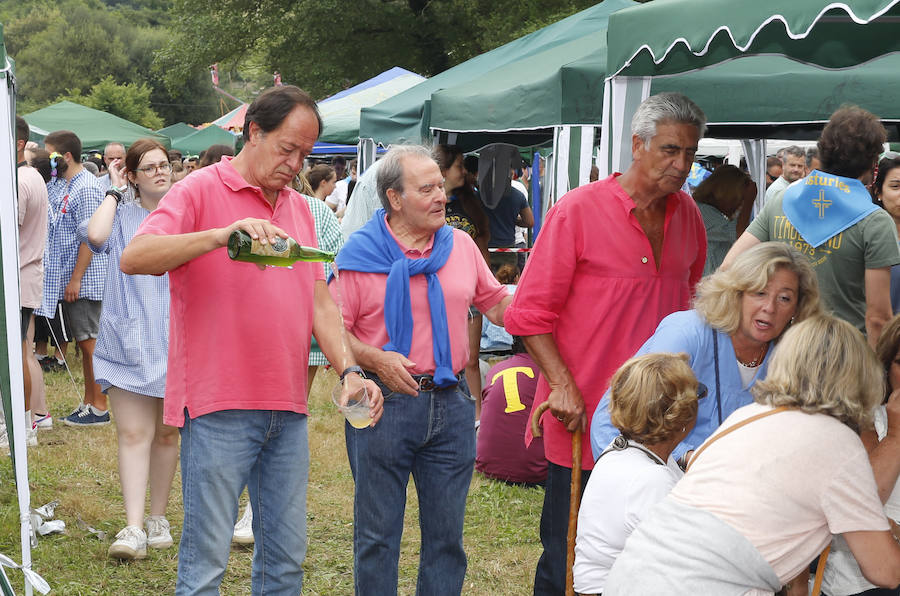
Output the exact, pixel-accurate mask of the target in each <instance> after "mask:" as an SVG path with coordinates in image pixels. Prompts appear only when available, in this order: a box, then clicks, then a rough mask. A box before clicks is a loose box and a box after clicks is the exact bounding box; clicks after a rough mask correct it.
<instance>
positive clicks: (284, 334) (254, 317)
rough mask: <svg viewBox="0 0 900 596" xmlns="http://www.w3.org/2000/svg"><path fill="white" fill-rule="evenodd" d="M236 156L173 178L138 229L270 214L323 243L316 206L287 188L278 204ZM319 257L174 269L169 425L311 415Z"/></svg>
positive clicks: (190, 228)
mask: <svg viewBox="0 0 900 596" xmlns="http://www.w3.org/2000/svg"><path fill="white" fill-rule="evenodd" d="M230 161H231V158H229V157H225V158H223V159H222V161H221V162H219V163H218V164H215V165H212V166H208V167H206V168H203V169H201V170H199V171H197V172H194V173H193V174H191V175H190V176H188V177H187V178H185V179H184V180H182V181H181V182H179V183H177V184H175V185H174V186H173V187H172V189H171V190H170V191H169V192H168V194H166V196H165V197H164V198H163V200H162V201H160V203H159V207H158V208H157V209H156V210H155V211H153V212H152V213H151V214H150V215H148V216H147V219H145V220H144V222H143V223H142V224H141V226H140V228H138V231H137V234H136V235H140V234H157V235H169V234H186V233H189V232H197V231H201V230H209V229H211V228H223V227H227V226H229V225H231V224H232V223H234V222H235V221H237V220H239V219H244V218H246V217H256V218H260V219H267V220H270V221H271V222H272V223H274V224H275V225H277V226H279V227H280V228H282V229H283V230H284V231H285V232H287V233H288V234H289V235H290V236H291V237H292V238H294V239H295V240H296V241H297V242H299V243H300V244H302V245H306V246H317V244H316V233H315V228H314V224H313V219H312V214H311V213H310V211H309V206H308V205H307V204H306V201H305V200H304V199H303V197H302V196H300V194H299V193H297V192H295V191H294V190H291V189H289V188H285V189H282V190H281V192H280V193H279V195H278V200H277V201H276V202H275V208H274V209H273V208H272V206H271V205H270V204H269V202H268V201H267V200H266V199H265V197H264V196H263V194H262V191H261V190H260V189H259V188H257V187H254V186H251V185H249V184H248V183H247V182H246V181H245V180H244V179H243V178H242V177H241V176H240V174H238V173H237V171H236V170H235V169H234V167H232V165H231V163H230ZM319 279H324V277H323V272H322V265H320V264H319V263H302V262H298V263H295V264H294V266H293V268H291V269H288V268H282V267H266V270H265V271H261V270H260V269H259V268H258V267H257V266H256V265H254V264H253V263H241V262H236V261H232V260H231V259H229V258H228V253H227V251H226V249H225V248H220V249H216V250H214V251H212V252H209V253H207V254H205V255H202V256H199V257H197V258H196V259H193V260H191V261H188V262H187V263H185V264H184V265H181V266H180V267H178V268H176V269H173V270H172V271H170V272H169V287H170V294H171V306H170V309H169V368H168V375H167V377H166V396H165V413H164V416H163V419H164V421H165V423H166V424H170V425H173V426H182V425H183V424H184V409H185V408H187V410H188V415H189V416H190V417H191V418H196V417H198V416H202V415H203V414H208V413H210V412H217V411H220V410H285V411H290V412H297V413H301V414H306V413H307V409H306V363H307V358H308V354H309V344H310V337H311V334H312V320H313V286H314V283H315V281H316V280H319Z"/></svg>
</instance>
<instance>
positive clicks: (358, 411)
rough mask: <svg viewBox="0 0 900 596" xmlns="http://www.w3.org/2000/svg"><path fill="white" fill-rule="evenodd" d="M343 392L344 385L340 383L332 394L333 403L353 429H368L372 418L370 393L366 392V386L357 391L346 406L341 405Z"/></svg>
mask: <svg viewBox="0 0 900 596" xmlns="http://www.w3.org/2000/svg"><path fill="white" fill-rule="evenodd" d="M343 392H344V384H343V383H341V382H339V383H338V384H337V385H335V387H334V389H333V390H332V392H331V401H332V402H334V405H336V406H337V409H338V410H339V411H340V412H341V414H343V415H344V418H346V419H347V422H349V423H350V426H352V427H353V428H366V427H367V426H369V425H370V424H372V417H371V416H369V392H368V391H367V390H366V387H365V385H361V386H360V388H359V389H358V390H357V391H355V392H354V393H352V394H351V395H350V399H348V400H347V403H346V404H345V405H341V395H342V394H343Z"/></svg>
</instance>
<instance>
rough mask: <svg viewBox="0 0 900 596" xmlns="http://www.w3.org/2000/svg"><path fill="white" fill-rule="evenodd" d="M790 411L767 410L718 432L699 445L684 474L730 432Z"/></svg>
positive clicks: (782, 409) (783, 408)
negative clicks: (767, 417)
mask: <svg viewBox="0 0 900 596" xmlns="http://www.w3.org/2000/svg"><path fill="white" fill-rule="evenodd" d="M790 409H791V408H789V407H788V406H781V407H778V408H775V409H774V410H769V411H768V412H761V413H759V414H756V415H755V416H750V417H749V418H747V419H746V420H741V421H740V422H738V423H737V424H735V425H732V426H729V427H728V428H726V429H725V430H723V431H722V432H720V433H719V434H717V435H716V436H714V437H713V438H711V439H710V440H708V441H707V442H706V443H704V444H703V445H700V448H699V449H697V451H695V452H694V455H693V456H692V457H691V461H689V462H688V465H687V467H686V469H685V472H687V471H688V470H690V469H691V465H692V464H693V463H694V462H695V461H697V457H698V456H699V455H700V454H701V453H703V450H704V449H706V448H707V447H709V446H710V445H712V444H713V443H715V442H716V441H718V440H719V439H721V438H722V437H724V436H725V435H727V434H729V433H731V432H734V431H736V430H737V429H739V428H741V427H742V426H746V425H748V424H750V423H751V422H753V421H754V420H759V419H760V418H765V417H766V416H771V415H772V414H777V413H778V412H784V411H787V410H790Z"/></svg>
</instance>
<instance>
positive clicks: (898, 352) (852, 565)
mask: <svg viewBox="0 0 900 596" xmlns="http://www.w3.org/2000/svg"><path fill="white" fill-rule="evenodd" d="M875 355H876V356H877V357H878V360H880V361H881V364H882V367H883V368H884V374H885V378H887V391H886V395H885V397H886V398H887V397H888V395H890V394H891V393H894V392H898V391H900V315H898V316H895V317H894V318H893V319H891V321H890V322H889V323H888V324H887V325H885V327H884V329H883V330H882V332H881V336H880V337H879V338H878V345H876V346H875ZM887 433H888V410H887V407H885V406H883V405H882V406H879V407H878V408H876V410H875V430H874V431H866V432H863V433H860V439H862V441H863V444H864V445H866V447H867V448H868V449H869V451H870V455H869V460H870V462H871V463H872V467H873V468H877V467H880V466H881V464H880V463H879V461H878V458H879V454H880V450H875V446H876V445H878V442H879V441H881V440H883V439H884V437H885V436H887ZM876 479H877V476H876ZM879 492H880V493H881V496H882V498H884V497H885V495H886V494H889V495H890V496H889V497H888V499H887V501H885V503H884V513H885V515H887V517H888V521H889V522H890V523H891V532H892V533H893V534H894V536H895V537H900V527H898V525H897V522H896V521H895V520H900V482H897V483H894V484H893V485H886V486H881V485H879ZM822 593H823V594H827V595H828V596H850V595H851V594H852V595H854V596H862V595H863V594H865V596H888V595H891V594H893V595H894V596H896V595H897V594H900V589H898V588H893V589H884V588H878V587H877V586H875V585H873V584H872V583H871V582H869V581H867V580H866V578H865V577H864V576H863V573H862V571H861V570H860V568H859V565H858V564H857V563H856V559H854V558H853V553H851V552H850V549H849V547H848V546H847V542H846V541H845V540H843V539H842V538H840V537H837V538H835V539H834V541H833V542H832V543H831V554H830V555H829V557H828V565H827V566H826V567H825V578H824V582H823V583H822Z"/></svg>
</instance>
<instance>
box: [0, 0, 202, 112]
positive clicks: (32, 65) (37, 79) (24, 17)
mask: <svg viewBox="0 0 900 596" xmlns="http://www.w3.org/2000/svg"><path fill="white" fill-rule="evenodd" d="M170 3H171V0H107V4H104V3H103V2H101V1H100V0H62V2H61V3H59V4H57V5H48V4H46V3H45V2H42V1H41V0H24V1H21V0H0V15H5V16H4V23H5V31H4V37H5V41H6V47H7V51H8V52H9V54H10V55H11V56H12V57H13V58H14V59H15V60H16V78H17V81H18V97H17V101H18V104H19V105H18V109H19V111H20V112H21V113H28V112H31V111H34V110H36V109H39V108H41V107H44V106H46V105H48V104H49V103H50V102H52V101H54V100H55V99H56V98H57V97H59V96H60V95H65V94H67V93H68V92H69V91H68V90H70V89H71V90H76V89H80V90H86V89H90V88H91V87H93V86H94V85H96V84H98V83H99V82H100V81H102V80H103V79H104V78H105V77H112V79H113V81H114V82H115V83H118V84H120V85H127V84H132V85H136V86H137V87H140V86H141V85H145V86H146V87H147V88H149V90H150V105H151V107H152V108H153V109H154V111H155V112H156V113H157V114H158V115H159V116H161V117H162V118H163V120H164V121H165V122H167V123H174V122H177V121H179V120H184V121H186V122H192V123H202V122H208V121H209V120H211V119H213V118H214V117H215V116H216V115H217V111H216V106H217V99H216V97H215V96H214V92H213V90H212V88H211V85H210V84H209V75H208V74H207V73H206V70H205V68H203V67H193V68H190V69H188V72H187V76H186V77H185V80H184V82H183V83H182V84H180V85H177V86H175V85H166V83H165V80H164V72H163V71H161V70H159V69H158V68H155V67H154V57H155V54H156V52H158V51H159V50H161V49H162V48H163V47H164V46H165V45H166V43H167V42H168V40H169V39H170V38H171V33H170V31H169V30H168V29H167V28H166V27H165V26H164V23H168V22H169V21H171V15H170V14H169V13H168V11H167V8H168V7H169V6H170ZM109 5H112V6H113V7H112V8H110V6H109ZM154 121H155V120H154V119H153V118H152V117H151V118H148V119H147V122H154Z"/></svg>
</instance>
